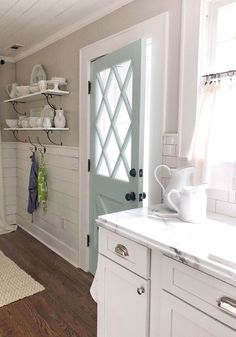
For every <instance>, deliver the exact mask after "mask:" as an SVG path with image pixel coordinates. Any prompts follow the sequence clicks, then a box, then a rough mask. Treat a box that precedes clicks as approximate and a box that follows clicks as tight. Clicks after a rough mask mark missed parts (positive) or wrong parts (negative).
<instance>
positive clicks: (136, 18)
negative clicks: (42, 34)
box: [16, 0, 181, 146]
mask: <svg viewBox="0 0 236 337" xmlns="http://www.w3.org/2000/svg"><path fill="white" fill-rule="evenodd" d="M165 11H168V12H169V14H170V41H169V61H168V101H167V120H166V126H167V127H166V131H167V132H176V131H177V111H178V90H179V88H178V85H179V56H180V23H181V20H180V16H181V0H135V1H134V2H132V3H130V4H128V5H126V6H124V7H122V8H120V9H119V10H117V11H115V12H114V13H111V14H109V15H107V16H106V17H104V18H102V19H100V20H98V21H96V22H94V23H92V24H90V25H88V26H87V27H84V28H82V29H80V30H79V31H77V32H75V33H73V34H71V35H69V36H68V37H66V38H64V39H62V40H60V41H57V42H56V43H54V44H52V45H50V46H48V47H46V48H44V49H42V50H40V51H39V52H37V53H35V54H34V55H32V56H29V57H27V58H25V59H23V60H21V61H19V62H17V64H16V79H17V82H18V83H20V84H27V83H29V80H30V74H31V71H32V68H33V66H34V65H35V64H37V63H39V64H42V65H43V66H44V67H45V68H46V70H47V74H48V77H49V78H50V77H51V76H64V77H66V78H67V80H68V82H69V86H68V87H69V90H70V95H69V96H68V97H63V98H62V99H61V102H59V103H58V104H59V105H61V106H62V107H63V108H64V110H65V111H66V112H67V117H68V126H69V127H70V132H68V133H65V134H63V136H62V137H63V138H62V140H63V143H64V145H70V146H77V145H79V134H78V130H79V112H78V106H79V95H78V93H79V50H80V48H82V47H84V46H86V45H88V44H91V43H93V42H95V41H98V40H100V39H103V38H105V37H107V36H109V35H112V34H114V33H117V32H119V31H121V30H124V29H126V28H128V27H130V26H132V25H135V24H137V23H139V22H141V21H144V20H145V19H148V18H151V17H153V16H156V15H158V14H160V13H163V12H165ZM35 104H37V105H39V106H42V105H44V104H45V103H44V102H43V101H42V102H37V103H34V105H35ZM29 107H30V106H28V108H29ZM82 113H83V112H82ZM41 137H44V138H42V140H46V138H45V136H41ZM56 137H57V136H56ZM58 137H60V136H58Z"/></svg>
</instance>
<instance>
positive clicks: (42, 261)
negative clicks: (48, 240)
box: [0, 229, 97, 337]
mask: <svg viewBox="0 0 236 337" xmlns="http://www.w3.org/2000/svg"><path fill="white" fill-rule="evenodd" d="M0 250H1V251H3V253H4V254H5V255H7V256H8V257H9V258H10V259H12V260H13V261H14V262H15V263H16V264H17V265H18V266H19V267H20V268H22V269H23V270H25V271H26V272H27V273H28V274H29V275H31V276H32V277H33V278H34V279H35V280H37V281H38V282H40V283H41V284H42V285H43V286H44V287H45V290H44V291H42V292H40V293H38V294H35V295H33V296H30V297H27V298H25V299H23V300H20V301H18V302H15V303H11V304H9V305H7V306H5V307H2V308H0V336H1V337H47V336H50V337H96V319H97V312H96V304H95V303H94V301H93V300H92V298H91V296H90V293H89V288H90V286H91V283H92V280H93V277H92V275H91V274H89V273H85V272H83V271H82V270H81V269H77V268H75V267H73V266H72V265H70V264H69V263H68V262H66V261H65V260H63V259H62V258H61V257H59V256H58V255H57V254H55V253H54V252H52V251H51V250H50V249H48V248H47V247H45V246H44V245H43V244H41V243H40V242H39V241H37V240H36V239H34V238H33V237H32V236H30V235H29V234H27V233H26V232H24V231H23V230H22V229H18V230H17V231H16V232H14V233H10V234H6V235H2V236H0ZM0 286H1V285H0Z"/></svg>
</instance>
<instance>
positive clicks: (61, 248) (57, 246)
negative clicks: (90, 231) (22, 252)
mask: <svg viewBox="0 0 236 337" xmlns="http://www.w3.org/2000/svg"><path fill="white" fill-rule="evenodd" d="M19 217H20V216H19V215H18V218H19ZM18 226H19V227H20V228H22V229H23V230H24V231H26V232H27V233H29V234H30V235H32V236H33V237H34V238H35V239H36V240H38V241H40V242H41V243H42V244H44V245H45V246H46V247H48V248H49V249H51V250H52V251H53V252H55V253H56V254H57V255H59V256H61V257H62V258H63V259H65V260H66V261H68V262H69V263H71V264H72V265H73V266H75V267H76V268H79V265H78V252H77V251H76V250H75V249H72V248H71V247H68V246H67V245H65V244H64V243H63V242H61V241H60V240H58V239H57V238H55V237H53V236H52V235H50V234H49V233H47V232H45V231H44V230H43V229H41V228H40V227H37V226H35V225H34V224H27V223H26V221H25V219H24V225H23V224H20V223H18Z"/></svg>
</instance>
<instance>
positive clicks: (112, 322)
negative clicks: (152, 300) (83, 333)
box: [98, 254, 150, 337]
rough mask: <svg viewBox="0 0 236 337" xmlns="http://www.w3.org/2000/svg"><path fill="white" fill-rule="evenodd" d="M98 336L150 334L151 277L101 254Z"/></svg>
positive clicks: (115, 336) (125, 336) (143, 336)
mask: <svg viewBox="0 0 236 337" xmlns="http://www.w3.org/2000/svg"><path fill="white" fill-rule="evenodd" d="M99 265H100V267H99V284H98V294H99V296H98V337H148V336H149V287H150V285H149V280H146V279H144V278H142V277H140V276H138V275H136V274H134V273H133V272H131V271H129V270H127V269H126V268H124V267H122V266H120V265H119V264H117V263H116V262H114V261H111V260H110V259H108V258H106V257H104V256H103V255H101V254H100V255H99Z"/></svg>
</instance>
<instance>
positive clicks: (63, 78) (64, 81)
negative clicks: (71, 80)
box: [51, 77, 66, 83]
mask: <svg viewBox="0 0 236 337" xmlns="http://www.w3.org/2000/svg"><path fill="white" fill-rule="evenodd" d="M51 81H59V82H62V83H66V79H65V77H52V78H51Z"/></svg>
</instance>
